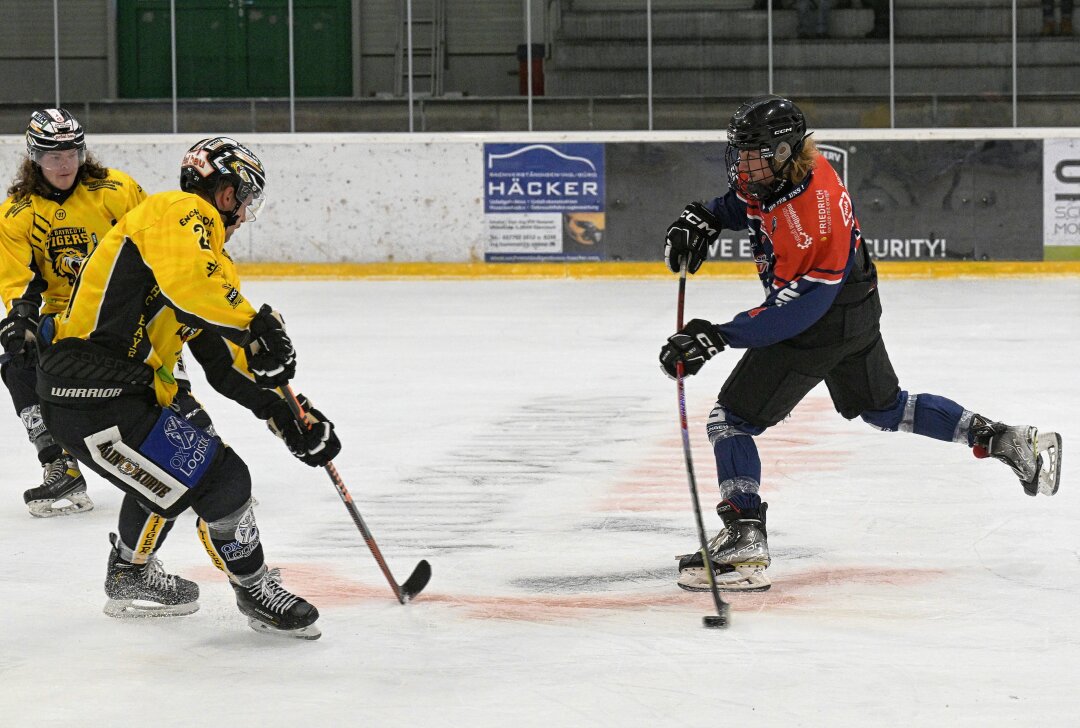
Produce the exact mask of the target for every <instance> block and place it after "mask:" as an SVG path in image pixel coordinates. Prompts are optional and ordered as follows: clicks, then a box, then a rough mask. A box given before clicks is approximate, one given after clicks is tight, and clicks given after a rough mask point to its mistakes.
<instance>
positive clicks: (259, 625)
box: [248, 617, 322, 640]
mask: <svg viewBox="0 0 1080 728" xmlns="http://www.w3.org/2000/svg"><path fill="white" fill-rule="evenodd" d="M248 626H249V627H251V628H252V629H253V630H255V631H256V632H261V633H262V634H269V635H273V636H275V637H291V638H293V639H297V640H317V639H319V638H320V637H322V630H320V629H319V627H318V626H317V625H314V624H309V625H308V626H307V627H299V628H297V629H278V628H277V627H271V626H270V625H269V624H267V623H266V622H261V621H259V620H258V619H255V618H254V617H248Z"/></svg>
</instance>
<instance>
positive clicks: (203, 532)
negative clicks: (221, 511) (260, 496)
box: [197, 498, 263, 575]
mask: <svg viewBox="0 0 1080 728" xmlns="http://www.w3.org/2000/svg"><path fill="white" fill-rule="evenodd" d="M197 527H198V529H199V540H200V541H202V544H203V547H204V548H205V549H206V553H207V555H208V556H209V557H210V560H211V561H212V562H213V563H214V566H216V567H217V568H219V569H221V570H222V571H224V572H225V573H226V574H229V575H232V574H251V573H254V572H255V571H258V569H259V568H260V567H261V566H262V565H263V552H262V540H261V539H260V537H259V526H258V524H257V523H256V522H255V511H254V510H253V509H252V503H251V499H250V498H249V499H248V500H247V502H245V503H244V504H243V505H242V506H241V507H240V508H239V509H237V510H236V511H234V512H232V513H230V514H228V515H226V516H224V517H222V518H219V519H217V520H214V521H205V520H203V519H202V518H199V520H198V523H197Z"/></svg>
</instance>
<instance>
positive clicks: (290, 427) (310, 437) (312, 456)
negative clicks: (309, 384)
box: [266, 394, 341, 468]
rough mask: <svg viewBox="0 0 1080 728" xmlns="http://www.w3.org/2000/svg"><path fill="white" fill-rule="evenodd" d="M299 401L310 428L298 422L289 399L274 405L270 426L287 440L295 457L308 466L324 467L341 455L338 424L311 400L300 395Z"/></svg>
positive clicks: (271, 411)
mask: <svg viewBox="0 0 1080 728" xmlns="http://www.w3.org/2000/svg"><path fill="white" fill-rule="evenodd" d="M296 400H297V401H298V402H299V403H300V407H301V409H303V410H304V415H305V417H306V418H307V426H305V425H301V424H300V423H299V422H298V421H297V419H296V416H295V415H293V413H292V410H291V409H289V403H288V402H286V401H285V400H281V401H280V402H275V403H274V404H273V405H272V406H271V408H270V417H269V418H268V419H267V420H266V424H267V425H268V426H269V427H270V431H271V432H273V433H274V434H275V435H277V436H278V437H280V438H281V439H282V440H284V441H285V445H286V446H287V447H288V448H289V452H291V453H292V454H293V457H295V458H296V459H298V460H301V461H302V462H303V463H304V464H305V465H310V466H311V467H313V468H321V467H323V466H325V465H326V464H327V463H329V462H330V461H331V460H333V459H334V458H335V457H337V454H338V453H339V452H341V440H339V439H338V436H337V435H335V434H334V423H333V422H331V421H330V420H328V419H326V415H324V414H323V413H322V412H320V411H319V410H317V409H315V408H314V407H312V406H311V402H310V401H309V400H308V398H307V397H305V396H304V395H302V394H299V395H297V396H296Z"/></svg>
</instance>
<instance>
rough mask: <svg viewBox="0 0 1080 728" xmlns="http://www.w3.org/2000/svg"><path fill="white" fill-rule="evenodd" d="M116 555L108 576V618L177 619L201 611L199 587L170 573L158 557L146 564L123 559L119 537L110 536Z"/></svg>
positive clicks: (112, 558)
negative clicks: (119, 546)
mask: <svg viewBox="0 0 1080 728" xmlns="http://www.w3.org/2000/svg"><path fill="white" fill-rule="evenodd" d="M109 541H111V542H112V544H113V547H112V552H111V553H110V554H109V566H108V571H107V572H106V575H105V594H106V595H107V596H108V597H109V600H108V601H107V602H106V603H105V614H107V615H109V616H110V617H118V618H130V617H177V616H182V615H185V614H192V613H193V612H197V611H198V610H199V602H198V599H199V585H198V584H196V583H195V582H193V581H188V580H187V579H184V578H181V577H179V576H176V575H174V574H169V573H166V571H165V567H164V566H162V564H161V561H160V560H159V559H158V558H157V557H156V556H151V557H150V559H149V560H148V561H147V562H146V563H145V564H128V563H126V562H124V561H122V560H121V559H120V552H119V551H118V550H117V546H116V542H117V541H118V537H117V535H116V534H115V533H110V534H109Z"/></svg>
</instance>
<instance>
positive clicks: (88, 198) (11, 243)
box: [0, 169, 146, 313]
mask: <svg viewBox="0 0 1080 728" xmlns="http://www.w3.org/2000/svg"><path fill="white" fill-rule="evenodd" d="M108 172H109V174H108V176H107V177H105V178H104V179H94V178H90V179H87V180H84V181H82V182H79V183H78V184H77V185H76V186H75V189H74V190H73V191H72V192H71V194H69V195H67V196H66V197H63V198H62V199H63V201H62V202H58V201H56V200H52V199H49V198H47V197H40V196H38V195H30V196H28V197H23V198H21V199H19V200H15V199H14V198H11V197H9V198H8V199H7V200H5V201H4V204H3V205H0V297H3V299H4V305H5V306H6V307H7V310H9V311H10V310H11V306H12V301H14V300H16V299H23V300H26V301H31V302H33V303H36V304H38V307H39V308H40V309H41V312H42V313H59V312H60V311H63V310H64V307H65V306H67V302H68V297H69V296H70V295H71V286H72V284H73V283H74V282H75V275H76V274H77V273H78V270H79V265H80V264H81V263H82V261H83V260H85V259H86V257H87V256H88V255H90V253H92V252H93V250H94V247H95V246H96V245H97V244H98V242H99V241H100V240H101V239H102V238H104V237H105V233H107V232H109V230H110V229H111V228H112V227H113V226H114V225H116V223H117V221H118V220H120V219H121V218H122V217H123V216H124V215H125V214H126V213H127V212H128V210H131V209H132V208H134V207H135V206H136V205H138V204H139V203H140V202H142V201H143V200H145V199H146V193H145V192H143V189H142V187H140V186H139V185H138V183H137V182H135V180H133V179H132V178H131V177H129V176H128V175H126V174H124V173H123V172H121V171H119V170H115V169H110V170H108Z"/></svg>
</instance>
